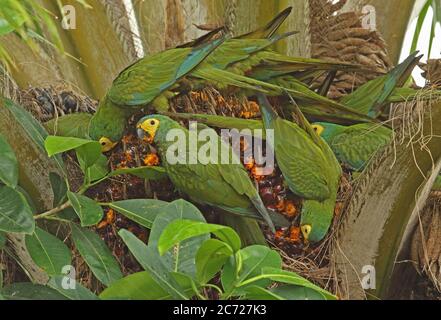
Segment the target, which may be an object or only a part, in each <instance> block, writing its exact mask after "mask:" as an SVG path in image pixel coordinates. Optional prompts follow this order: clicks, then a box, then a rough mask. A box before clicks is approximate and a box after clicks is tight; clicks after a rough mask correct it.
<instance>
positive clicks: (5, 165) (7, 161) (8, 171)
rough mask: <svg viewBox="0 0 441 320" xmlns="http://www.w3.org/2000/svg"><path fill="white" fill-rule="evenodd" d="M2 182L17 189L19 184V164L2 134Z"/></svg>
mask: <svg viewBox="0 0 441 320" xmlns="http://www.w3.org/2000/svg"><path fill="white" fill-rule="evenodd" d="M0 181H1V182H3V183H4V184H6V185H7V186H10V187H12V188H15V187H16V186H17V183H18V162H17V158H16V157H15V153H14V150H12V148H11V146H10V145H9V143H8V141H6V138H5V137H3V135H1V134H0Z"/></svg>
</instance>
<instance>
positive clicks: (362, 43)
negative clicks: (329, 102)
mask: <svg viewBox="0 0 441 320" xmlns="http://www.w3.org/2000/svg"><path fill="white" fill-rule="evenodd" d="M346 2H347V1H346V0H339V1H337V2H335V1H329V0H309V5H310V14H311V43H312V57H313V58H318V59H323V60H328V61H334V62H349V63H355V64H360V65H363V66H365V67H367V68H368V69H372V71H375V72H387V71H388V70H389V69H390V67H391V63H390V60H389V58H388V54H387V49H386V43H385V41H384V40H383V38H382V37H381V35H380V34H379V32H378V31H376V30H374V31H372V30H370V29H369V28H368V27H364V26H363V23H362V22H363V18H364V14H362V13H361V12H357V11H353V12H344V13H339V10H340V9H341V8H342V7H343V6H344V5H345V3H346ZM375 72H373V73H366V72H364V73H344V72H339V73H338V74H337V76H336V78H335V80H334V83H333V84H332V86H331V88H330V90H329V93H328V96H329V97H330V98H332V99H338V98H340V97H342V96H344V95H346V94H348V93H351V92H352V91H353V90H355V89H356V88H357V87H359V86H360V85H362V84H364V83H366V82H367V81H369V80H372V79H374V78H375V77H376V76H377V74H376V73H375ZM322 80H323V79H318V81H316V84H317V85H318V84H320V83H321V82H322Z"/></svg>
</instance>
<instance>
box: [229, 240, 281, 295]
mask: <svg viewBox="0 0 441 320" xmlns="http://www.w3.org/2000/svg"><path fill="white" fill-rule="evenodd" d="M236 261H241V262H240V270H239V273H238V274H236V270H237V268H238V266H237V265H236ZM267 267H273V268H275V269H277V268H279V269H280V268H282V259H281V258H280V255H279V254H278V253H277V251H275V250H272V249H270V248H268V247H265V246H261V245H254V246H249V247H246V248H244V249H241V250H239V251H238V252H237V253H236V259H234V258H233V257H230V259H229V260H228V262H227V263H226V264H225V266H224V269H223V270H222V275H221V282H222V286H223V288H224V290H225V291H232V290H233V289H234V292H235V294H233V295H237V296H240V295H242V294H243V293H244V288H245V287H246V284H244V283H243V282H244V281H246V280H248V279H251V278H253V277H256V276H260V275H261V274H262V270H263V268H267ZM270 283H271V280H268V279H265V278H264V279H259V280H256V281H254V282H252V283H251V284H252V285H257V286H260V287H267V286H268V285H269V284H270ZM239 287H241V288H239Z"/></svg>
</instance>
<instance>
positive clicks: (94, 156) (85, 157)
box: [76, 141, 103, 173]
mask: <svg viewBox="0 0 441 320" xmlns="http://www.w3.org/2000/svg"><path fill="white" fill-rule="evenodd" d="M76 153H77V158H78V162H79V164H80V167H81V169H82V170H83V172H84V173H87V172H88V169H89V168H90V167H92V166H93V165H94V164H96V162H97V161H98V159H99V158H100V157H102V156H103V155H102V153H101V145H100V144H99V143H98V142H95V141H94V142H92V143H86V144H83V145H82V146H80V147H78V148H76Z"/></svg>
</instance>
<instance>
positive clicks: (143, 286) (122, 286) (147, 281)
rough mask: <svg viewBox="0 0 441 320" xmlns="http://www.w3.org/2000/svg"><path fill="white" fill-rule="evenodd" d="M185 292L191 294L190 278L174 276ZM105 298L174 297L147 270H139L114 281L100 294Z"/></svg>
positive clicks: (164, 298)
mask: <svg viewBox="0 0 441 320" xmlns="http://www.w3.org/2000/svg"><path fill="white" fill-rule="evenodd" d="M174 278H175V280H176V281H177V282H178V284H179V285H180V286H181V287H182V288H187V289H186V290H185V292H186V293H187V294H188V295H189V296H190V295H191V291H192V289H191V284H190V283H189V282H188V279H185V278H184V279H183V278H182V277H176V276H175V277H174ZM100 298H101V299H104V300H110V299H111V300H115V299H117V300H171V299H173V297H172V295H170V294H169V293H168V292H167V291H165V290H164V289H163V288H162V287H161V286H160V285H158V284H157V283H156V282H155V280H153V278H152V277H151V276H150V274H149V273H148V272H147V271H142V272H137V273H134V274H131V275H129V276H127V277H124V278H122V279H120V280H118V281H116V282H114V283H113V284H112V285H111V286H110V287H109V288H107V289H105V290H104V291H103V292H101V294H100Z"/></svg>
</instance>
